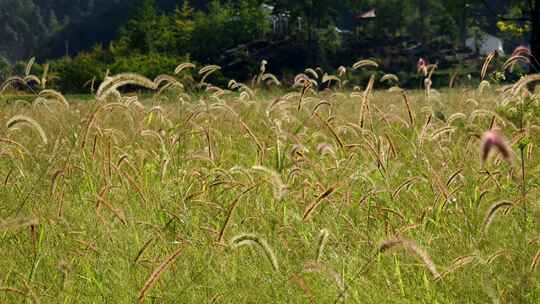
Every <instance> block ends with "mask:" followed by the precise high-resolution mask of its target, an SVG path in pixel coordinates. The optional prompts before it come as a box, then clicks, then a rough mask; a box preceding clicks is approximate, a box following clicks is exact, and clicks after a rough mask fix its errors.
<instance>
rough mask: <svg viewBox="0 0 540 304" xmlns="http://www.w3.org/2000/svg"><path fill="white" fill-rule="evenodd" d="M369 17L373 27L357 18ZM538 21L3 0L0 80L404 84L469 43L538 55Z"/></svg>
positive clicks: (518, 8) (516, 10)
mask: <svg viewBox="0 0 540 304" xmlns="http://www.w3.org/2000/svg"><path fill="white" fill-rule="evenodd" d="M263 3H264V4H267V5H270V6H272V7H274V12H273V13H274V14H284V16H286V18H287V19H288V29H287V31H286V33H280V34H278V33H275V32H273V30H272V24H271V20H270V19H269V16H268V12H265V11H264V10H263V9H262V8H261V5H262V4H263ZM371 9H375V12H376V14H377V17H376V18H370V19H362V18H358V16H359V14H361V13H363V12H366V11H369V10H371ZM539 16H540V0H512V1H504V0H455V1H445V0H413V1H401V0H343V1H333V0H296V1H287V0H268V1H263V0H237V1H232V0H231V1H218V0H214V1H204V0H191V1H187V0H186V1H178V0H137V1H133V0H3V1H1V2H0V41H1V42H2V43H0V57H2V58H0V77H2V76H3V77H5V75H7V74H10V73H17V72H18V70H17V69H18V68H19V69H20V68H21V67H22V64H17V61H20V60H25V59H28V58H29V57H32V56H36V57H37V58H38V62H47V61H49V62H50V63H51V68H52V72H53V73H55V75H57V76H58V79H57V80H56V85H57V86H59V87H60V88H61V89H63V90H65V91H77V90H80V89H81V88H82V86H83V84H84V83H86V82H88V80H90V79H93V78H94V77H96V78H97V79H98V80H99V79H100V78H102V77H103V75H104V74H105V71H106V70H110V71H111V72H113V73H118V72H123V71H134V72H139V73H142V74H144V75H147V76H149V77H153V76H156V75H157V74H160V73H170V72H171V71H172V70H173V69H174V66H175V65H176V64H178V63H179V62H182V61H184V60H190V61H194V62H199V63H201V64H213V63H216V64H220V65H222V66H223V67H224V70H225V71H226V72H227V75H231V76H234V77H236V78H241V77H248V76H249V75H250V74H253V73H256V71H257V66H258V63H259V61H260V60H262V59H268V60H269V62H270V64H271V68H272V69H273V72H275V73H277V74H280V76H286V75H288V74H294V73H295V72H297V71H298V70H300V69H303V68H305V67H308V66H321V67H323V68H325V69H330V68H335V67H337V66H339V65H348V64H350V63H351V62H354V61H355V60H357V59H358V58H361V57H377V58H378V59H380V60H382V61H383V64H385V66H387V67H388V68H389V69H395V70H396V71H399V72H401V73H404V74H406V73H413V72H414V64H415V60H414V59H415V58H416V59H417V58H418V57H420V56H425V57H432V58H434V59H433V60H434V61H437V62H439V61H440V63H441V64H442V66H444V64H445V61H446V60H447V58H448V57H449V56H445V55H451V54H452V53H456V52H458V51H459V50H460V49H462V48H463V45H464V41H465V39H466V37H468V36H470V35H473V34H474V33H475V32H480V31H484V32H490V33H497V35H499V36H502V37H503V38H505V41H506V42H512V43H514V44H519V43H523V42H527V41H529V37H531V38H532V39H531V40H532V42H533V43H532V44H531V46H532V48H533V50H534V51H536V52H540V47H539V46H538V44H539V43H538V42H540V39H537V38H536V36H538V32H540V30H539V29H538V26H537V24H538V23H539V20H538V17H539ZM510 44H511V43H510ZM238 46H240V47H238ZM403 50H408V51H403ZM445 52H446V53H445ZM385 60H386V61H385ZM38 67H39V66H38ZM404 76H405V75H404Z"/></svg>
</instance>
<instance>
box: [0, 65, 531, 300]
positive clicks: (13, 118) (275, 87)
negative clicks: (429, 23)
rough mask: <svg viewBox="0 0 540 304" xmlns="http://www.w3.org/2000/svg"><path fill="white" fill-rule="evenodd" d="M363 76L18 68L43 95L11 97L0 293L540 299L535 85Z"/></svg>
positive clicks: (0, 110) (16, 296) (4, 114)
mask: <svg viewBox="0 0 540 304" xmlns="http://www.w3.org/2000/svg"><path fill="white" fill-rule="evenodd" d="M488 66H489V62H486V65H485V68H486V71H487V68H488ZM194 68H195V67H194V66H192V65H190V64H182V65H180V66H179V67H178V68H177V71H176V72H177V73H176V74H178V75H179V74H180V72H181V71H182V70H186V69H194ZM355 69H366V70H367V69H372V70H375V69H377V64H376V63H375V62H372V61H369V60H364V61H359V62H358V63H357V64H355V66H354V67H352V68H348V69H346V68H340V69H339V70H338V73H337V75H328V74H324V73H322V72H321V71H320V70H315V69H308V70H306V73H303V74H300V75H298V76H297V77H296V79H295V85H294V86H293V87H290V88H287V87H286V86H285V85H284V84H280V82H279V81H278V79H276V78H275V76H273V75H272V74H269V73H266V71H265V64H264V62H263V64H262V65H261V73H260V74H259V75H257V76H256V77H255V78H254V79H253V82H252V83H250V84H249V85H247V84H242V83H238V82H235V81H231V82H230V83H229V85H228V86H227V87H224V88H219V87H216V86H214V85H211V84H210V83H211V81H212V73H214V72H216V71H217V70H219V67H217V66H208V67H203V68H202V69H200V70H198V73H196V75H197V76H196V78H197V79H191V80H189V81H191V82H193V83H195V84H196V87H197V88H198V89H199V93H197V94H191V93H188V92H187V91H186V90H184V89H185V88H184V87H185V86H186V83H185V82H186V81H188V80H186V79H180V77H177V76H176V74H175V75H162V76H158V78H157V79H155V80H150V79H146V78H144V77H143V76H141V75H135V74H120V75H114V76H109V77H107V78H106V80H105V81H104V82H103V83H101V84H100V85H99V86H98V85H97V84H96V90H95V92H94V94H93V95H92V98H90V99H88V100H85V101H80V100H78V98H75V97H66V96H64V95H62V94H61V93H60V92H56V91H54V90H51V89H47V88H46V85H45V82H46V81H43V80H44V79H46V77H41V78H40V77H37V76H34V77H31V76H32V75H30V72H29V71H30V70H29V69H27V75H25V76H20V77H18V78H12V79H10V80H9V81H11V82H19V83H23V84H27V83H29V82H31V81H34V82H35V83H37V84H38V85H40V86H42V90H37V91H36V93H35V95H34V96H33V97H32V99H30V100H28V99H20V98H19V99H17V98H16V97H13V98H12V97H10V98H9V102H7V101H6V102H4V103H3V104H2V105H0V126H1V127H0V143H1V146H0V152H1V158H0V163H1V165H0V201H1V204H0V303H133V302H139V303H143V302H144V303H538V300H539V299H540V287H539V286H540V284H538V280H539V276H538V271H539V270H538V264H539V262H540V250H539V249H540V238H539V236H540V235H539V234H538V231H539V228H540V217H539V215H540V214H539V211H540V210H539V208H538V183H539V182H540V180H539V178H540V172H539V169H540V166H539V165H540V163H539V156H538V147H539V145H540V142H539V141H540V140H539V137H538V133H537V132H538V130H539V127H538V123H539V118H538V114H539V113H540V96H538V95H536V94H535V92H534V90H531V91H529V89H531V84H532V82H533V81H536V80H538V79H539V78H540V77H538V76H535V75H532V76H527V77H524V78H522V79H521V80H520V81H518V82H517V83H512V84H506V85H496V84H490V82H488V81H486V80H484V81H482V82H481V83H480V86H474V87H473V86H464V87H454V88H440V89H438V90H435V89H432V88H430V83H431V79H430V78H431V75H432V72H433V70H434V69H435V67H426V70H425V71H426V73H425V77H426V81H425V84H426V88H425V90H404V89H402V88H400V87H399V79H397V77H396V76H395V75H391V74H387V75H385V76H384V77H382V78H381V79H376V77H372V78H371V79H370V80H369V82H367V83H364V84H362V85H361V86H358V87H354V86H352V85H348V84H347V83H346V81H345V80H344V75H346V74H348V73H354V70H355ZM430 71H431V73H430ZM485 74H486V72H485V71H482V77H484V76H485ZM383 84H385V86H383ZM126 85H128V86H127V87H126ZM388 86H390V87H391V88H390V89H387V87H388ZM450 86H451V85H450ZM7 87H8V86H7V85H4V86H3V88H2V89H5V90H7V89H6V88H7ZM135 87H143V88H146V89H147V91H146V92H151V94H148V93H147V94H145V95H137V94H126V93H127V92H126V90H125V88H131V89H133V88H135ZM122 88H123V89H122ZM490 130H491V131H490ZM487 131H490V132H489V133H487V135H486V133H485V132H487Z"/></svg>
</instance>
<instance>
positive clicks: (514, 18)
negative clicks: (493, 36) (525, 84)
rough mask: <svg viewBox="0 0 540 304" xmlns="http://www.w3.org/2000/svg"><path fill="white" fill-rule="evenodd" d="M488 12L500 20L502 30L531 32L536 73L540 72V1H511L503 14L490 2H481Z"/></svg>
mask: <svg viewBox="0 0 540 304" xmlns="http://www.w3.org/2000/svg"><path fill="white" fill-rule="evenodd" d="M480 1H481V3H482V4H483V5H484V6H485V7H486V8H487V9H488V11H489V12H490V13H491V14H492V15H494V16H495V17H496V18H497V19H498V20H499V23H498V24H499V28H501V29H505V28H506V29H520V31H521V32H522V33H523V32H525V31H529V30H530V32H531V33H530V44H531V53H532V55H533V56H534V58H535V59H536V60H533V61H532V64H533V67H534V69H533V70H534V71H536V72H539V71H540V63H539V60H540V0H509V1H508V2H507V3H506V7H505V8H504V9H505V11H506V13H504V14H502V13H500V11H499V10H497V9H496V8H494V7H493V6H492V5H491V4H490V2H489V1H487V0H480Z"/></svg>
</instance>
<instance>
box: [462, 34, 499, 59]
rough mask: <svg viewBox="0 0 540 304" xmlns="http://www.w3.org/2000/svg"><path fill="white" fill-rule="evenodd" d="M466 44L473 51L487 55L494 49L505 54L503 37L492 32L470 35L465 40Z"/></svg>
mask: <svg viewBox="0 0 540 304" xmlns="http://www.w3.org/2000/svg"><path fill="white" fill-rule="evenodd" d="M465 45H466V46H467V47H468V48H469V49H471V50H472V51H473V52H478V53H479V54H480V55H487V54H489V53H491V52H493V51H498V52H499V54H501V55H502V54H504V48H503V42H502V40H501V39H499V38H497V37H495V36H492V35H490V34H481V35H479V36H478V37H470V38H468V39H467V40H466V41H465Z"/></svg>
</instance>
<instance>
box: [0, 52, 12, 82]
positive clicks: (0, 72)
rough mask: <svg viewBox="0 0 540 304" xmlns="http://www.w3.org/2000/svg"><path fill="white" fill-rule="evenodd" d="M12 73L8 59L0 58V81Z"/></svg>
mask: <svg viewBox="0 0 540 304" xmlns="http://www.w3.org/2000/svg"><path fill="white" fill-rule="evenodd" d="M10 72H11V66H10V65H9V62H8V61H7V59H6V58H4V57H2V56H0V80H2V79H5V78H6V77H7V76H8V75H9V74H10Z"/></svg>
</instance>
